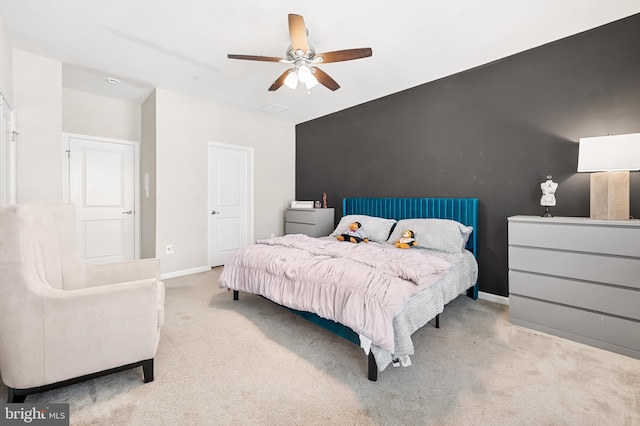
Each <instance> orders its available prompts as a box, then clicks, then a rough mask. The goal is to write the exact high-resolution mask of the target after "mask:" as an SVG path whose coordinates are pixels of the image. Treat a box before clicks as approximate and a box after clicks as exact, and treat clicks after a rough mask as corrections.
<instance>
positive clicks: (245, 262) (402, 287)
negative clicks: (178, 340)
mask: <svg viewBox="0 0 640 426" xmlns="http://www.w3.org/2000/svg"><path fill="white" fill-rule="evenodd" d="M448 268H449V263H447V262H446V261H444V260H442V259H440V258H437V257H434V256H429V255H427V254H425V253H424V252H423V251H422V250H419V249H409V250H403V249H398V248H395V247H393V246H392V245H384V244H375V243H368V244H367V243H360V244H352V243H346V242H338V241H334V240H330V239H317V238H311V237H307V236H305V235H302V234H291V235H285V236H284V237H277V238H271V239H268V240H260V241H258V242H257V243H256V244H253V245H249V246H247V247H245V248H243V249H241V250H240V251H239V252H238V253H237V255H236V256H234V257H233V258H232V259H231V261H229V262H228V263H227V264H226V265H225V266H224V269H223V271H222V273H221V274H220V279H219V285H220V287H222V288H229V289H232V290H239V291H244V292H248V293H255V294H260V295H262V296H264V297H266V298H268V299H270V300H272V301H274V302H276V303H278V304H280V305H284V306H287V307H289V308H293V309H297V310H301V311H307V312H313V313H315V314H317V315H319V316H321V317H323V318H328V319H331V320H333V321H336V322H339V323H341V324H344V325H346V326H348V327H349V328H351V329H352V330H354V331H355V332H356V333H358V334H361V335H363V336H365V337H367V338H369V339H370V340H371V341H372V343H373V344H375V345H377V346H380V347H381V348H383V349H386V350H388V351H389V352H391V353H394V336H393V318H394V317H395V316H396V315H397V314H398V313H399V312H400V311H401V310H402V309H403V308H404V306H405V304H406V302H407V301H408V300H409V298H410V297H411V296H412V295H414V294H415V293H417V292H419V291H420V290H422V289H424V288H425V287H426V286H429V285H432V284H434V283H435V282H436V281H438V279H439V278H440V277H441V276H442V275H443V274H444V273H445V272H446V271H447V269H448Z"/></svg>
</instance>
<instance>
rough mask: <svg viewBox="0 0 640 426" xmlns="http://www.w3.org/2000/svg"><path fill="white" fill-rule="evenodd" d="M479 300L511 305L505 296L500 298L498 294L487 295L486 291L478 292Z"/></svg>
mask: <svg viewBox="0 0 640 426" xmlns="http://www.w3.org/2000/svg"><path fill="white" fill-rule="evenodd" d="M478 299H484V300H488V301H490V302H495V303H500V304H501V305H507V306H508V305H509V298H508V297H504V296H498V295H497V294H491V293H485V292H484V291H479V292H478Z"/></svg>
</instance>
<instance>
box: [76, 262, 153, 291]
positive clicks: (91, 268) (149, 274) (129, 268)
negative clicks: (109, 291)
mask: <svg viewBox="0 0 640 426" xmlns="http://www.w3.org/2000/svg"><path fill="white" fill-rule="evenodd" d="M146 279H154V280H160V260H159V259H140V260H131V261H128V262H119V263H106V264H102V265H93V264H90V263H85V272H84V287H95V286H100V285H106V284H116V283H123V282H128V281H138V280H146Z"/></svg>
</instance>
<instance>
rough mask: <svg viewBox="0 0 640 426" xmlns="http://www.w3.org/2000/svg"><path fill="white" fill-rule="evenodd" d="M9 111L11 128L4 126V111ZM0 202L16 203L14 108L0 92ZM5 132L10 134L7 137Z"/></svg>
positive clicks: (16, 133)
mask: <svg viewBox="0 0 640 426" xmlns="http://www.w3.org/2000/svg"><path fill="white" fill-rule="evenodd" d="M5 108H6V110H7V111H8V112H9V116H10V123H11V124H10V125H11V129H10V130H7V129H5V128H4V112H5ZM0 120H2V122H1V123H0V131H2V135H0V150H1V151H2V152H1V154H0V162H1V164H0V174H2V179H0V184H1V187H0V204H15V203H16V137H17V135H18V132H16V120H15V110H14V109H13V107H12V106H11V104H10V103H9V101H8V100H7V98H6V97H4V96H3V95H2V93H0ZM7 134H9V135H10V136H9V137H8V138H7V137H6V136H7Z"/></svg>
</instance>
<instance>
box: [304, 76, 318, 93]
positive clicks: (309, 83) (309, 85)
mask: <svg viewBox="0 0 640 426" xmlns="http://www.w3.org/2000/svg"><path fill="white" fill-rule="evenodd" d="M318 84H319V83H318V80H317V79H316V77H315V76H313V75H312V76H311V77H310V78H309V80H308V81H307V82H306V83H304V85H305V86H306V87H307V90H311V89H313V88H314V87H316V86H317V85H318Z"/></svg>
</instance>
